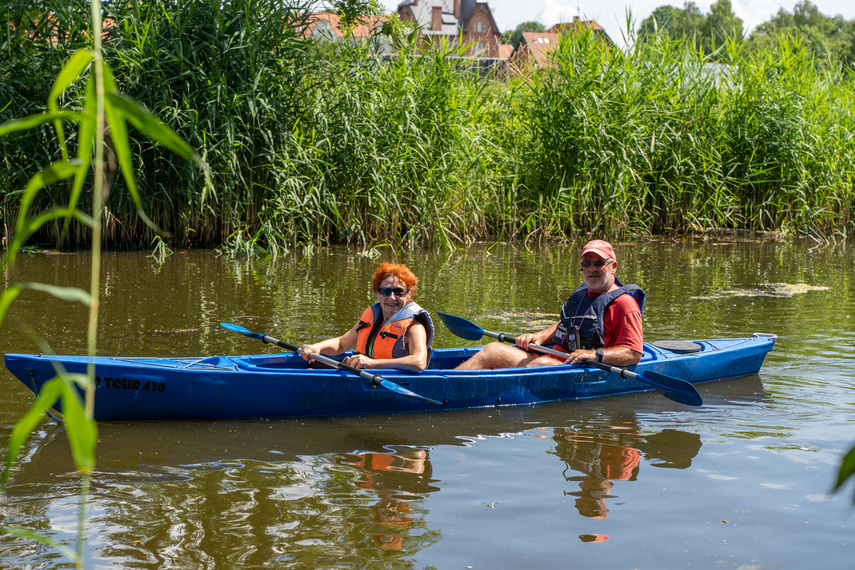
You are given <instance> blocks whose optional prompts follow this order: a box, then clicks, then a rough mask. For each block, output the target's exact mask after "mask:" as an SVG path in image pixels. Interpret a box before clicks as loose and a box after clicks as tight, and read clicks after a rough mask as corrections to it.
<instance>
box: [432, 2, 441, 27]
mask: <svg viewBox="0 0 855 570" xmlns="http://www.w3.org/2000/svg"><path fill="white" fill-rule="evenodd" d="M431 16H432V17H431V26H430V28H431V29H432V30H441V29H442V6H434V7H433V12H432V13H431Z"/></svg>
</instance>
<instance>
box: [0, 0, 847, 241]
mask: <svg viewBox="0 0 855 570" xmlns="http://www.w3.org/2000/svg"><path fill="white" fill-rule="evenodd" d="M70 6H72V8H73V6H74V3H73V2H72V3H70ZM312 7H314V3H313V2H298V3H290V4H289V3H287V2H286V3H284V4H283V3H282V2H280V1H277V0H238V1H235V2H230V3H227V4H222V3H220V2H216V1H214V0H153V1H151V2H145V3H123V4H122V6H111V9H113V10H114V12H113V13H111V14H109V16H111V17H112V18H113V20H114V21H115V22H117V25H116V26H115V27H113V28H111V29H110V30H109V31H108V32H107V36H106V37H105V40H104V51H105V56H106V57H107V59H108V61H109V63H110V65H111V66H112V67H113V69H114V70H115V73H116V77H117V80H118V82H119V85H120V88H121V89H122V90H123V91H124V92H126V93H128V94H129V95H131V96H132V97H133V98H135V99H136V100H137V101H139V102H141V103H142V104H143V105H145V106H146V107H148V108H149V109H151V110H153V111H154V112H156V113H157V114H158V115H159V116H160V117H161V119H162V120H164V121H165V122H166V123H167V124H169V125H170V126H171V127H172V128H173V129H175V131H176V132H177V133H178V134H179V135H180V136H181V137H182V138H183V139H184V140H185V141H187V142H188V143H189V144H190V145H191V146H192V147H193V148H196V149H198V150H199V152H200V154H202V155H203V158H204V159H205V160H206V161H207V162H208V164H210V165H211V167H212V169H213V176H214V187H215V192H214V194H213V195H212V196H211V197H210V198H209V199H208V200H207V201H206V202H205V203H202V201H201V197H202V190H203V181H202V180H201V179H200V175H199V173H198V172H197V171H194V170H193V168H192V166H190V165H188V164H186V163H185V162H184V161H183V160H180V159H177V158H175V157H173V156H172V155H171V154H170V153H169V152H167V151H164V150H163V149H162V148H160V147H158V146H155V145H153V144H152V143H150V142H147V139H145V138H144V137H140V138H139V140H138V141H137V142H136V143H135V153H136V155H137V156H136V160H135V164H136V166H137V172H138V175H139V178H138V181H137V182H138V185H139V188H140V194H141V196H142V198H143V203H144V204H145V205H146V207H147V211H148V213H149V215H150V217H151V218H152V220H154V222H155V223H156V224H157V225H158V226H159V227H160V228H162V229H163V230H164V231H165V232H167V235H166V236H165V237H164V239H165V240H166V242H167V243H168V244H169V247H171V248H177V247H188V246H206V247H211V246H214V247H223V248H224V249H226V250H228V251H230V252H232V253H234V254H252V253H255V252H266V253H276V252H278V251H281V250H287V249H290V248H294V247H300V246H302V247H313V246H317V245H322V244H326V243H353V244H357V245H360V246H362V247H365V248H370V247H372V246H374V245H376V244H380V243H391V244H394V245H395V246H396V247H398V246H411V245H415V244H435V245H441V246H443V247H453V246H455V245H458V244H466V243H468V242H471V241H472V240H477V239H527V240H531V239H537V240H543V239H568V238H573V237H576V236H579V235H588V234H598V235H609V236H638V235H649V234H670V233H673V234H683V233H692V232H704V231H708V230H710V229H712V228H728V229H747V230H771V231H778V232H781V233H782V234H784V235H812V236H815V237H817V238H827V237H828V236H834V235H840V236H845V235H848V234H849V233H850V232H851V231H852V229H853V220H852V217H851V214H850V212H851V210H852V205H853V195H855V193H853V168H855V167H853V164H855V156H853V155H855V143H853V134H852V133H853V132H855V124H853V109H855V90H853V77H852V75H851V73H849V72H846V71H844V70H841V69H833V68H829V67H828V66H827V65H823V64H820V62H816V61H814V60H812V59H811V58H810V55H809V54H808V53H807V52H806V51H805V50H803V49H801V48H800V47H799V46H798V45H795V44H792V43H787V42H786V40H782V42H783V43H782V44H781V45H779V46H777V47H776V50H775V52H774V53H771V52H770V53H764V52H754V51H752V52H751V53H749V52H747V51H746V50H744V49H743V48H742V46H741V45H740V44H739V43H735V42H734V43H730V44H728V45H726V46H723V48H722V49H721V50H720V51H719V52H718V53H716V54H715V57H714V58H712V57H710V56H704V55H703V54H701V53H698V52H696V51H695V50H693V49H692V48H691V46H690V45H687V44H685V43H683V42H674V41H671V40H669V39H668V38H665V37H661V38H656V39H655V40H654V41H649V42H646V43H644V44H643V45H642V44H636V45H635V47H633V48H630V49H628V50H626V51H621V50H609V49H605V48H604V47H603V45H602V44H601V43H600V42H599V41H598V40H597V39H596V37H595V36H593V35H590V34H586V33H580V34H575V35H571V36H566V37H565V38H564V39H563V40H562V42H561V44H560V46H559V48H558V49H557V50H556V51H555V52H554V54H553V58H552V60H551V63H550V65H547V66H541V67H538V68H535V67H528V68H523V69H517V70H516V72H515V73H514V74H513V76H512V77H510V78H508V77H506V76H499V75H492V74H490V73H485V72H483V71H482V70H480V69H479V68H478V67H477V66H473V65H466V64H465V63H463V62H464V60H462V59H461V56H462V51H461V50H460V49H455V48H452V47H449V46H436V47H435V48H433V49H430V50H425V49H423V48H424V46H423V45H420V44H419V42H418V40H417V37H416V35H415V34H412V33H408V32H407V31H406V30H405V29H403V28H400V27H398V28H397V31H396V32H394V33H393V39H394V41H395V43H396V51H395V55H394V56H392V57H385V58H383V57H377V56H376V53H375V51H374V50H373V49H372V46H371V45H367V44H365V43H360V42H343V43H338V44H335V45H330V44H328V43H324V42H319V41H314V40H309V39H307V38H306V37H304V36H303V35H302V34H301V33H300V30H301V29H302V27H303V26H305V25H306V24H307V20H306V18H307V10H308V9H311V8H312ZM72 8H69V10H72ZM69 21H74V19H73V18H71V19H70V20H69ZM24 25H25V23H22V24H21V27H20V28H16V30H15V31H16V32H18V31H20V30H23V29H24ZM387 31H388V30H387ZM75 33H77V32H75ZM78 35H79V34H78ZM14 36H15V34H11V35H10V37H9V38H7V41H6V43H4V44H2V58H0V66H2V69H3V70H4V71H6V70H13V72H10V73H2V74H0V96H2V97H3V99H2V101H0V121H5V120H9V119H12V118H15V117H20V116H24V115H26V114H29V113H32V112H36V111H40V110H42V109H41V108H38V104H39V103H38V102H40V101H45V100H46V99H47V91H46V90H47V89H49V85H50V81H47V80H44V79H42V78H44V77H51V76H52V75H55V73H56V70H57V69H58V66H59V64H60V63H61V61H63V56H64V55H65V54H67V53H70V51H71V49H73V47H75V46H72V45H71V44H73V41H72V40H73V38H74V37H76V36H75V35H74V34H67V35H63V36H62V37H68V38H69V42H67V43H68V44H69V45H65V42H58V43H56V44H55V45H51V46H49V47H46V46H44V45H42V44H39V42H36V41H32V39H30V37H29V36H22V35H20V34H19V37H14ZM22 45H26V46H29V47H28V50H29V51H25V53H24V56H18V55H14V54H17V53H18V51H20V46H22ZM15 50H18V51H15ZM76 103H77V102H76V101H75V99H74V96H73V94H71V95H69V98H68V100H67V101H66V104H67V105H68V106H69V107H74V106H75V104H76ZM53 136H54V135H53V134H52V132H51V130H50V129H48V128H45V129H43V130H42V131H40V133H39V134H38V136H33V135H29V136H28V137H14V138H7V139H0V152H2V161H3V167H2V170H0V193H2V202H0V203H2V207H3V216H4V220H5V222H6V225H7V227H11V225H12V221H13V220H14V218H15V216H16V215H17V211H16V204H17V194H16V191H17V190H18V189H20V188H22V187H23V186H24V184H25V183H26V180H27V177H28V175H29V174H28V173H30V174H31V173H32V172H33V171H35V170H36V169H37V166H43V164H45V163H47V161H49V160H50V159H51V157H52V153H55V152H58V151H57V150H56V148H55V147H56V145H55V142H54V140H53ZM121 187H122V181H121V179H119V180H117V182H116V184H115V185H114V187H113V191H112V193H111V196H110V197H109V199H108V201H107V208H108V216H107V223H106V226H105V243H106V244H107V245H108V246H111V247H117V248H118V247H123V248H124V247H130V248H143V249H145V248H148V247H150V244H151V243H152V242H153V239H154V237H155V236H154V234H153V233H152V230H150V229H149V228H148V227H147V226H146V225H145V224H143V223H142V222H141V221H140V220H138V218H137V216H136V214H135V209H134V206H133V204H132V203H131V202H130V200H129V199H127V198H126V193H124V192H122V191H121V190H122V188H121ZM66 196H67V189H65V188H62V187H56V188H51V189H50V190H49V191H48V192H45V193H44V196H43V197H42V200H41V201H40V202H38V203H37V204H36V205H35V206H34V207H36V208H46V207H49V206H50V205H51V204H52V203H55V202H57V203H60V202H61V201H62V200H63V199H65V198H66ZM60 231H61V228H59V227H54V228H46V229H45V231H44V232H43V233H42V234H41V235H39V236H38V238H39V240H41V242H42V243H43V244H45V245H53V244H56V243H59V238H60ZM85 241H86V237H85V232H73V233H72V235H70V236H69V239H68V240H67V241H66V243H68V244H70V245H72V246H74V245H83V244H84V243H85Z"/></svg>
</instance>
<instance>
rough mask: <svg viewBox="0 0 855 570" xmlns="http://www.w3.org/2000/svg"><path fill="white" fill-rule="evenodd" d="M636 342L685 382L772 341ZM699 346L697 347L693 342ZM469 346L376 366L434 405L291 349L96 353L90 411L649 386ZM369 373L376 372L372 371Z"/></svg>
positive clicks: (357, 407)
mask: <svg viewBox="0 0 855 570" xmlns="http://www.w3.org/2000/svg"><path fill="white" fill-rule="evenodd" d="M679 344H680V345H681V346H680V347H674V348H668V346H671V345H668V344H665V345H664V347H663V346H656V345H654V344H645V348H644V357H643V358H642V359H641V362H639V363H638V364H637V365H635V366H633V367H630V368H629V369H630V370H633V371H635V372H639V373H640V372H644V371H653V372H657V373H660V374H667V375H669V376H673V377H675V378H679V379H683V380H686V381H688V382H691V383H697V382H708V381H711V380H720V379H723V378H736V377H740V376H747V375H751V374H756V373H757V372H759V370H760V367H761V365H762V364H763V360H764V358H765V357H766V354H767V353H768V352H769V351H770V350H771V349H772V347H773V346H774V344H775V337H774V336H773V335H760V334H757V335H755V336H754V337H751V338H739V339H718V340H703V341H694V344H695V345H696V347H695V350H696V351H695V352H686V350H685V346H683V345H685V344H686V343H679ZM698 349H699V350H698ZM477 350H478V348H477V347H474V348H451V349H436V350H434V353H433V358H432V360H431V365H430V368H428V369H427V370H425V371H424V372H422V373H421V374H412V373H407V372H401V371H397V370H378V371H376V372H378V373H379V374H381V375H382V376H383V378H384V379H386V380H389V381H391V382H394V383H395V384H397V385H399V386H401V387H403V388H406V389H408V390H411V391H413V392H416V393H418V394H421V395H422V396H425V397H428V398H432V399H435V400H438V401H440V402H442V405H439V406H438V405H435V404H433V403H430V402H426V401H423V400H414V399H411V398H405V397H402V396H401V395H400V394H398V393H395V392H393V391H390V390H384V389H382V388H377V387H376V386H375V385H374V384H373V383H372V382H370V381H366V380H363V379H362V378H359V377H356V376H354V375H352V374H350V373H348V372H344V371H341V370H335V369H319V368H307V366H306V363H305V361H303V359H302V358H301V357H299V356H297V355H296V354H277V355H266V356H213V357H207V358H204V357H203V358H130V357H129V358H122V357H97V358H95V359H94V361H95V367H96V368H95V376H96V379H95V381H96V385H97V388H96V392H95V394H96V396H95V419H97V420H100V421H110V420H118V421H123V420H145V419H202V418H209V419H223V418H273V417H290V416H330V415H343V414H361V413H393V412H415V411H433V410H443V409H460V408H476V407H485V406H497V405H520V404H533V403H538V402H548V401H556V400H569V399H583V398H595V397H600V396H610V395H614V394H624V393H630V392H642V391H646V390H649V389H650V387H649V386H647V385H646V384H642V383H640V382H638V381H637V380H633V379H632V378H624V377H621V376H618V375H616V374H611V373H608V372H604V371H602V370H599V369H596V368H589V367H584V366H582V367H580V366H569V365H557V366H548V367H533V368H509V369H503V370H453V369H452V368H453V367H454V366H456V365H457V364H459V363H461V362H463V361H464V360H465V359H466V358H468V357H470V356H471V355H472V354H474V353H475V352H476V351H477ZM88 361H89V359H88V358H87V357H85V356H42V355H25V354H7V355H6V358H5V362H6V368H8V369H9V371H10V372H12V374H14V375H15V376H16V377H17V378H18V379H19V380H21V381H22V382H23V383H24V385H26V386H27V387H29V388H30V389H31V390H33V391H37V390H39V389H40V388H41V386H42V385H43V384H44V383H45V382H46V381H48V380H50V379H51V378H53V377H54V376H55V374H56V372H55V366H57V365H58V366H61V367H62V368H64V369H65V370H66V371H67V372H69V373H85V372H86V364H87V362H88ZM372 372H375V371H372ZM60 411H61V410H60Z"/></svg>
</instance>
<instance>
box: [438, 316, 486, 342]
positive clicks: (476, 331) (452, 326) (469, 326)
mask: <svg viewBox="0 0 855 570" xmlns="http://www.w3.org/2000/svg"><path fill="white" fill-rule="evenodd" d="M436 313H437V314H438V315H439V318H440V319H442V322H443V323H444V324H445V326H446V327H448V330H450V331H451V332H452V333H453V334H454V335H455V336H459V337H460V338H465V339H466V340H481V337H482V336H484V329H482V328H481V327H479V326H477V325H475V324H474V323H471V322H469V321H467V320H466V319H464V318H461V317H455V316H454V315H447V314H445V313H442V312H440V311H437V312H436Z"/></svg>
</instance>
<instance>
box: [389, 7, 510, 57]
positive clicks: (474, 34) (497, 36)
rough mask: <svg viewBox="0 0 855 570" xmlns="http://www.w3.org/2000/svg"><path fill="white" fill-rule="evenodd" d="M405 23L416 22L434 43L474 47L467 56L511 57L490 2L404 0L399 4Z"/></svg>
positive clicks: (399, 13) (400, 13)
mask: <svg viewBox="0 0 855 570" xmlns="http://www.w3.org/2000/svg"><path fill="white" fill-rule="evenodd" d="M398 15H399V17H400V18H401V20H404V21H411V22H414V23H415V25H416V26H417V27H418V28H419V29H420V30H421V32H420V33H421V34H422V36H423V37H424V38H425V39H427V40H428V41H430V42H436V43H439V42H440V41H442V42H447V44H448V45H450V46H457V45H470V46H471V47H470V48H469V49H468V50H467V51H466V54H465V55H467V56H474V57H484V58H495V59H498V58H502V57H503V56H504V57H505V58H507V56H508V55H509V53H510V51H509V50H508V48H502V47H501V43H500V40H501V37H502V34H501V33H500V32H499V27H498V26H497V25H496V20H495V19H494V18H493V12H492V10H490V6H489V5H488V4H487V2H478V1H477V0H404V1H403V2H401V3H400V4H398Z"/></svg>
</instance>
